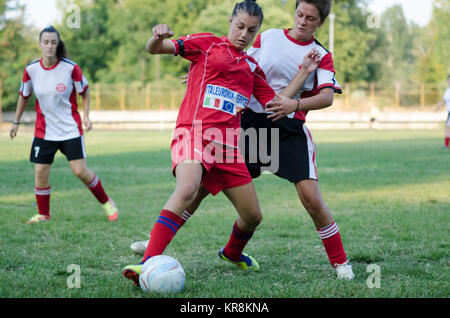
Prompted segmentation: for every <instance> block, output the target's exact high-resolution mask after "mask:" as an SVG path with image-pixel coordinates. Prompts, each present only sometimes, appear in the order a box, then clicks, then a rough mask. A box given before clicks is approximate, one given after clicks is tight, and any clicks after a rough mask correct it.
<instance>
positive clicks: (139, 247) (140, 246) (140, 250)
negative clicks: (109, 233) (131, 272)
mask: <svg viewBox="0 0 450 318" xmlns="http://www.w3.org/2000/svg"><path fill="white" fill-rule="evenodd" d="M148 242H149V241H140V242H134V243H132V244H131V245H130V248H131V250H132V251H133V252H135V253H136V254H138V255H142V256H143V255H144V253H145V250H146V249H147V245H148Z"/></svg>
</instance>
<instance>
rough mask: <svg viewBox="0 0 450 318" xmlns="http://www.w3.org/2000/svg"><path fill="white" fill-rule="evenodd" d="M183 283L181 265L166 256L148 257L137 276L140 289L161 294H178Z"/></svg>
mask: <svg viewBox="0 0 450 318" xmlns="http://www.w3.org/2000/svg"><path fill="white" fill-rule="evenodd" d="M184 281H185V275H184V270H183V267H182V266H181V264H180V263H179V262H178V261H177V260H176V259H175V258H173V257H171V256H168V255H157V256H153V257H150V258H149V259H148V260H147V261H145V263H144V265H143V266H142V271H141V274H140V275H139V285H140V286H141V289H142V290H143V291H144V292H146V291H152V292H157V293H162V294H173V293H179V292H181V291H182V290H183V287H184Z"/></svg>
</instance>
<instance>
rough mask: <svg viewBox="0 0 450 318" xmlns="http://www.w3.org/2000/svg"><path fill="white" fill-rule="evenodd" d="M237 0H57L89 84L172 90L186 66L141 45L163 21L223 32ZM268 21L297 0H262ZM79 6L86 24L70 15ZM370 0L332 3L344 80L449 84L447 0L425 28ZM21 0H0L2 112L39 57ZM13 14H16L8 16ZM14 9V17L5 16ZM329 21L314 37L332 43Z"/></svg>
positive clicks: (183, 28) (277, 24)
mask: <svg viewBox="0 0 450 318" xmlns="http://www.w3.org/2000/svg"><path fill="white" fill-rule="evenodd" d="M236 1H237V0H166V1H164V2H161V1H160V0H95V1H92V0H58V10H60V11H61V13H62V17H63V18H62V21H61V23H59V24H56V25H55V27H56V28H57V29H59V30H60V32H61V36H62V39H63V41H64V42H65V44H66V46H67V49H68V51H69V54H70V58H71V59H73V60H74V61H75V62H77V63H78V64H79V65H80V66H81V68H82V69H83V71H84V73H85V75H86V77H87V78H88V80H89V81H90V82H91V83H104V84H114V83H136V85H141V86H142V85H144V86H145V85H146V84H145V83H152V85H153V84H154V85H157V87H166V88H167V89H169V88H170V87H173V86H174V85H178V84H179V76H180V75H182V74H185V73H186V72H187V71H188V67H189V63H188V62H187V61H185V60H183V59H179V58H173V57H171V56H158V57H156V56H151V55H149V54H148V53H147V52H145V50H144V47H145V44H146V42H147V40H148V39H149V37H150V36H151V35H152V32H151V29H152V27H153V26H154V25H156V24H158V23H167V24H169V26H170V27H171V28H172V30H173V31H174V32H175V36H176V37H177V36H182V35H185V34H189V33H196V32H211V33H214V34H216V35H220V36H221V35H226V34H227V32H228V18H229V16H230V14H231V11H232V9H233V7H234V4H235V3H236ZM258 3H259V4H260V5H261V6H262V8H263V10H264V15H265V20H264V23H263V25H262V29H261V31H264V30H266V29H269V28H289V27H292V25H293V16H294V12H295V1H294V0H259V1H258ZM71 4H76V5H78V6H79V8H80V9H81V10H80V14H81V19H80V22H81V25H80V26H81V27H80V28H71V27H69V26H70V25H68V24H67V23H66V22H67V19H69V18H70V14H71V11H70V10H68V8H70V7H69V6H70V5H71ZM367 4H368V1H365V0H334V1H333V8H332V13H333V14H334V15H335V23H334V52H333V55H334V60H335V68H336V73H337V78H338V80H339V82H340V83H341V84H342V83H362V82H366V83H367V82H378V83H382V85H393V84H394V82H396V83H402V85H410V84H418V83H440V82H445V77H446V75H447V74H448V73H450V2H449V1H448V0H434V3H433V13H432V19H431V21H430V23H429V24H428V25H427V26H424V27H421V26H419V25H417V24H415V23H413V22H408V21H407V20H406V18H405V15H404V13H403V9H402V7H401V6H400V5H394V6H392V7H390V8H388V9H387V10H386V11H385V12H383V13H382V15H381V16H374V15H373V13H371V12H369V11H368V10H367ZM24 9H25V8H24V7H23V6H20V4H19V2H18V0H0V82H1V83H2V87H1V92H2V98H1V100H2V101H3V109H6V110H12V109H14V108H15V105H16V102H17V96H18V90H19V86H20V81H21V78H22V75H23V70H24V68H25V66H26V65H27V64H28V63H29V62H31V61H33V60H35V59H37V58H39V57H40V51H39V47H38V33H39V31H40V30H36V29H33V28H31V27H29V26H27V25H25V23H24ZM11 12H13V13H14V14H11ZM8 13H9V14H8ZM329 23H330V19H328V20H327V22H326V23H325V24H324V25H323V26H322V27H321V28H320V29H319V31H318V33H317V34H316V38H317V39H318V40H319V41H320V42H321V43H322V44H323V45H324V46H325V47H329V43H328V42H329Z"/></svg>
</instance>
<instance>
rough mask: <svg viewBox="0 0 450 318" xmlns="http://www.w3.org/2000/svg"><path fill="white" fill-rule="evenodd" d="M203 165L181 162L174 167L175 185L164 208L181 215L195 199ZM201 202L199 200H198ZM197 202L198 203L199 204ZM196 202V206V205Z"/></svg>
mask: <svg viewBox="0 0 450 318" xmlns="http://www.w3.org/2000/svg"><path fill="white" fill-rule="evenodd" d="M202 174H203V166H202V165H201V163H200V162H182V163H180V164H179V165H178V166H177V167H176V168H175V175H176V180H177V181H176V187H175V191H174V192H173V193H172V195H171V196H170V198H169V200H167V202H166V204H165V205H164V210H169V211H172V212H173V213H175V214H177V215H179V216H181V215H182V214H183V212H184V210H185V209H186V208H188V207H189V206H191V204H193V203H194V201H195V200H196V196H197V193H198V190H199V189H200V183H201V181H202ZM200 202H201V200H200ZM200 202H198V204H200ZM198 204H197V206H198Z"/></svg>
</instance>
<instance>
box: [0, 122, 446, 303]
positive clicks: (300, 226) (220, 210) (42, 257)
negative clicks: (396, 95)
mask: <svg viewBox="0 0 450 318" xmlns="http://www.w3.org/2000/svg"><path fill="white" fill-rule="evenodd" d="M313 134H314V138H315V142H316V145H317V148H318V173H319V177H320V183H319V184H320V188H321V191H322V195H323V198H324V200H325V202H326V203H327V205H328V207H329V208H330V210H331V211H332V214H333V216H334V218H335V220H336V221H337V223H338V224H339V227H340V231H341V237H342V239H343V243H344V246H345V249H346V252H347V254H348V256H349V257H350V258H351V263H352V265H353V269H354V272H355V274H356V278H355V279H354V280H353V281H350V282H348V281H338V280H337V279H336V278H335V272H334V270H333V269H332V268H331V266H330V265H329V263H328V259H327V257H326V254H325V252H324V249H323V246H322V243H321V241H320V240H319V238H318V236H317V234H316V231H315V229H314V226H313V223H312V221H311V219H310V217H309V216H308V215H307V213H306V211H305V210H304V209H303V207H302V206H301V204H300V202H299V200H298V199H297V195H296V192H295V189H294V187H293V186H292V185H291V184H289V183H288V182H286V181H284V180H281V179H279V178H277V177H275V176H273V175H263V176H262V177H260V178H259V179H257V180H255V186H256V189H257V193H258V197H259V200H260V203H261V207H262V210H263V215H264V219H263V222H262V223H261V225H260V226H259V228H258V230H257V232H256V233H255V235H254V237H253V238H252V240H251V241H250V243H249V245H248V246H247V248H246V251H247V252H249V253H251V254H252V255H254V256H255V257H256V258H257V259H258V261H259V263H260V265H261V271H260V272H259V273H254V272H244V271H241V270H240V269H238V268H237V267H234V266H232V265H231V264H228V263H226V262H223V261H221V260H220V259H219V258H218V257H217V250H218V249H219V247H221V246H222V245H224V244H225V243H226V241H227V240H228V237H229V235H230V232H231V229H232V225H233V222H234V220H235V218H236V215H237V214H236V212H235V211H234V209H233V208H232V206H231V203H229V202H228V201H227V199H226V198H225V197H224V195H223V194H219V195H217V196H216V197H210V198H208V199H207V200H206V201H205V202H204V203H203V205H202V206H201V207H200V209H199V210H198V211H197V213H196V214H195V216H194V217H192V218H191V220H189V222H188V223H187V224H186V225H185V226H184V227H183V228H182V230H180V231H179V233H178V234H177V236H176V237H175V238H174V240H173V241H172V243H171V244H170V245H169V247H168V248H167V250H166V254H168V255H171V256H174V257H176V258H177V259H178V260H179V261H180V262H181V264H182V265H183V267H184V269H185V271H186V285H185V289H184V291H183V292H182V293H181V294H180V295H177V296H176V297H189V298H195V297H199V298H203V297H212V298H214V297H224V298H229V297H252V298H253V297H255V298H259V297H268V298H274V297H276V298H278V297H280V298H281V297H282V298H288V297H289V298H290V297H449V296H450V292H449V291H450V289H449V282H450V277H449V265H450V263H449V215H450V213H449V212H450V152H448V151H447V152H445V151H443V150H442V149H441V148H440V147H441V144H442V142H443V141H442V139H443V136H442V135H443V132H442V131H441V130H439V131H313ZM170 135H171V133H170V132H155V131H139V132H129V131H125V132H123V131H121V132H118V131H117V132H111V131H93V132H90V133H89V134H88V135H87V137H86V144H87V153H88V165H89V167H90V168H91V169H93V170H94V171H95V172H96V173H97V174H98V175H99V177H100V178H101V180H102V183H103V185H104V186H105V189H106V191H107V193H108V194H109V195H111V197H113V198H114V200H115V202H116V203H117V205H118V207H119V209H120V216H119V221H118V222H115V223H109V222H108V221H107V219H106V217H105V216H104V214H103V211H102V209H101V206H100V205H99V204H98V203H97V201H96V200H95V199H94V197H93V196H92V195H91V193H90V192H89V191H88V190H87V189H86V188H85V187H84V186H83V185H82V184H81V182H80V181H78V180H77V179H76V178H75V177H74V176H73V175H72V173H71V171H70V168H69V167H68V164H67V161H66V159H65V158H64V157H63V156H62V155H61V154H58V155H57V158H56V160H55V163H54V165H53V168H52V173H51V185H52V201H51V211H52V220H51V221H50V222H47V223H42V224H33V225H29V224H25V222H26V221H27V220H28V219H29V218H30V217H31V216H32V215H33V214H35V213H36V211H37V208H36V204H35V197H34V192H33V185H34V183H33V182H34V181H33V180H34V173H33V165H32V164H31V163H29V162H28V157H29V151H30V146H31V138H32V135H31V133H29V132H23V131H22V132H21V133H20V134H19V137H18V138H17V139H16V140H15V141H14V142H11V141H10V140H9V139H8V138H7V133H5V132H3V133H2V136H1V137H0V297H83V298H90V297H155V296H157V295H152V294H144V293H143V292H141V290H140V289H139V288H136V287H133V286H132V284H131V282H130V281H128V280H126V279H124V278H123V277H122V275H121V269H122V268H123V267H124V266H125V265H127V264H132V263H136V262H138V261H140V257H137V256H136V255H134V254H133V253H132V252H131V250H130V249H129V245H130V244H131V243H132V242H133V241H135V240H143V239H145V235H144V233H148V232H149V231H150V229H151V227H152V225H153V222H154V221H155V219H156V217H157V216H158V214H159V212H160V210H161V208H162V206H163V205H164V203H165V201H166V200H167V198H168V196H169V195H170V194H171V192H172V190H173V189H174V185H175V179H174V178H173V177H172V175H171V161H170V151H169V146H170ZM70 264H77V265H79V266H80V269H81V288H74V289H70V288H68V287H67V279H68V277H69V275H70V274H71V273H68V272H67V267H68V266H69V265H70ZM371 264H376V265H378V266H380V270H381V280H380V282H381V286H380V288H369V287H368V285H367V283H366V280H367V279H368V278H369V275H371V274H372V273H371V272H367V267H368V266H369V265H371ZM158 297H159V296H158Z"/></svg>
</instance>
